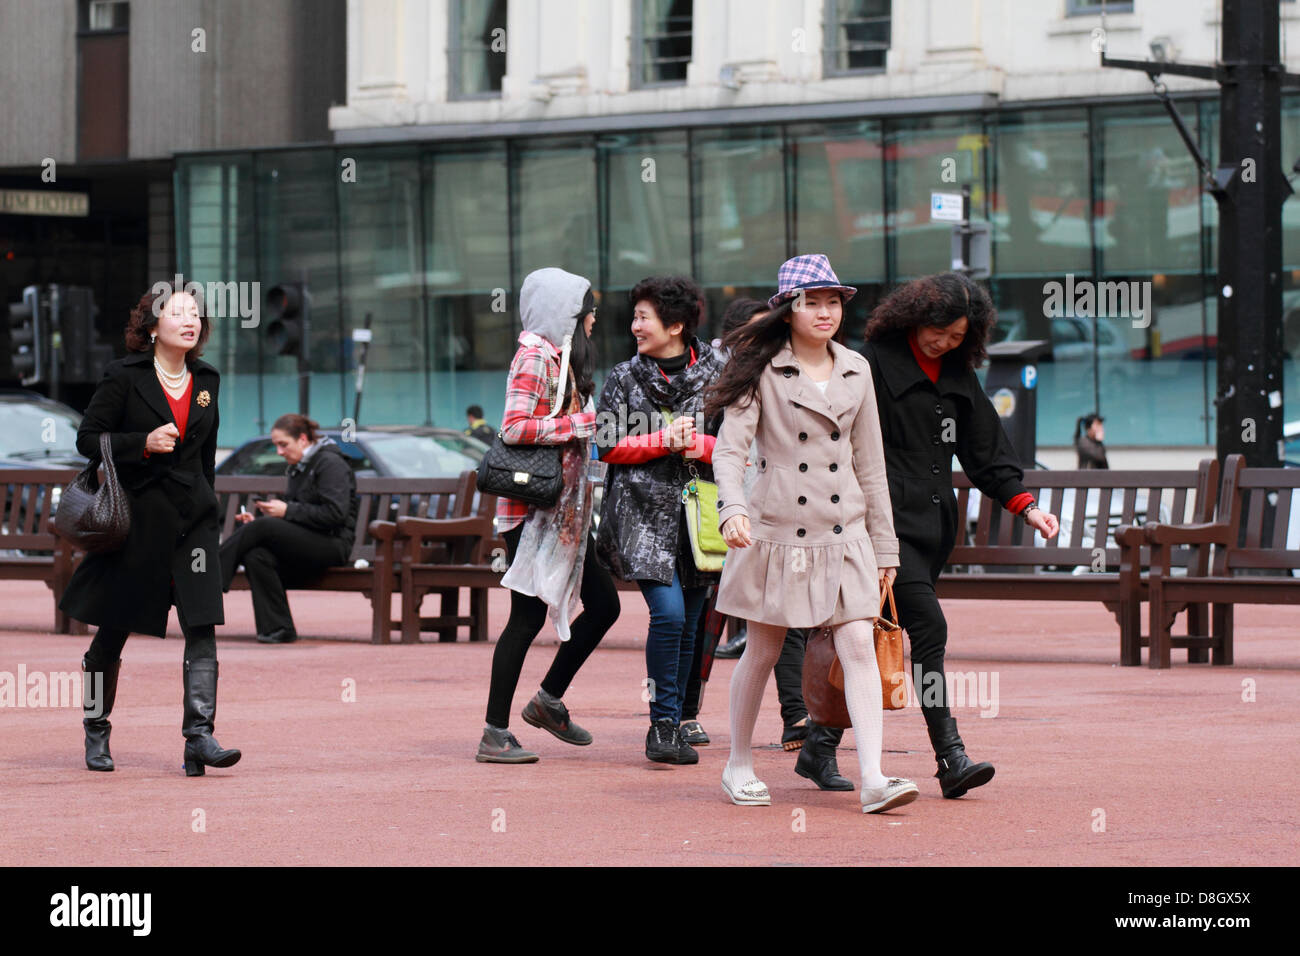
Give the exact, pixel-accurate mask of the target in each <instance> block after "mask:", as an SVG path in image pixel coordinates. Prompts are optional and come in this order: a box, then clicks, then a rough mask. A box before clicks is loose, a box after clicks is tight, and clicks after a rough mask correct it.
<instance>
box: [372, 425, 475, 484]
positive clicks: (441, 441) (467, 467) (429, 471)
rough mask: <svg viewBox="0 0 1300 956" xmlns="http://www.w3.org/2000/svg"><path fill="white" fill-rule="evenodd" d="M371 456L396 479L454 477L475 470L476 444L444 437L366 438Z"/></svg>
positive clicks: (402, 436)
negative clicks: (381, 463) (380, 462)
mask: <svg viewBox="0 0 1300 956" xmlns="http://www.w3.org/2000/svg"><path fill="white" fill-rule="evenodd" d="M366 441H367V443H368V444H369V445H370V450H371V453H372V455H373V456H374V457H375V458H377V459H378V460H380V461H382V462H383V464H384V467H385V468H386V469H387V470H388V473H389V474H390V475H392V476H393V477H395V478H420V477H428V478H454V477H456V476H457V475H459V474H460V473H461V472H463V471H474V470H475V469H476V468H478V463H479V459H481V458H482V457H483V453H482V451H480V450H479V446H478V445H477V444H470V443H469V442H468V441H466V440H464V439H460V438H457V437H455V436H451V435H447V436H443V435H375V434H372V435H370V436H368V437H367V439H366Z"/></svg>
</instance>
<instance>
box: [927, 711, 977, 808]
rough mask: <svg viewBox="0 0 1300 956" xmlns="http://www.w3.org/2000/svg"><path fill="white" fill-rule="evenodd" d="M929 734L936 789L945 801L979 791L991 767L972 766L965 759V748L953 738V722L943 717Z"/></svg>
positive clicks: (967, 758) (954, 723) (973, 764)
mask: <svg viewBox="0 0 1300 956" xmlns="http://www.w3.org/2000/svg"><path fill="white" fill-rule="evenodd" d="M927 729H928V730H929V731H930V743H931V744H932V745H933V746H934V756H935V759H936V760H937V761H938V764H939V770H938V772H937V773H936V774H935V776H936V777H938V778H939V789H940V790H942V791H943V795H944V796H945V797H947V798H948V799H949V800H955V799H957V798H958V797H961V796H964V795H965V794H966V791H967V790H970V789H971V788H972V787H982V786H983V785H984V784H986V783H988V782H989V781H990V780H992V779H993V764H991V763H975V762H973V761H972V760H971V759H970V758H969V757H967V756H966V746H965V745H964V744H963V743H962V742H961V737H960V736H958V734H957V721H956V720H954V719H953V718H952V717H945V718H943V719H941V720H937V721H935V723H934V725H933V726H929V727H928V728H927Z"/></svg>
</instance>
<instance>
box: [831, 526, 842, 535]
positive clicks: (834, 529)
mask: <svg viewBox="0 0 1300 956" xmlns="http://www.w3.org/2000/svg"><path fill="white" fill-rule="evenodd" d="M831 530H832V531H834V532H835V533H836V534H839V533H840V532H841V531H843V530H844V529H843V528H841V527H840V526H839V525H836V526H835V527H834V528H832V529H831Z"/></svg>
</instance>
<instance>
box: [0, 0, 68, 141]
mask: <svg viewBox="0 0 1300 956" xmlns="http://www.w3.org/2000/svg"><path fill="white" fill-rule="evenodd" d="M76 13H77V8H76V5H75V0H6V2H4V3H0V167H3V166H20V165H21V166H38V165H40V163H41V160H42V159H44V158H46V157H47V156H48V157H51V158H53V159H54V160H56V161H57V162H60V163H63V162H69V163H70V162H72V161H73V160H74V159H75V158H76V147H77V113H76V102H77V55H76V54H77V47H76V31H77V16H76ZM33 37H42V38H44V42H42V43H34V42H32V38H33Z"/></svg>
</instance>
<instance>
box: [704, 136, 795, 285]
mask: <svg viewBox="0 0 1300 956" xmlns="http://www.w3.org/2000/svg"><path fill="white" fill-rule="evenodd" d="M693 151H694V155H695V218H694V222H695V243H696V246H695V248H696V260H695V261H696V262H697V263H698V267H697V268H698V270H699V275H697V276H696V279H697V280H698V281H699V282H700V284H701V285H716V286H727V285H731V286H748V285H757V286H758V287H759V288H767V287H768V286H771V287H772V290H771V291H769V292H768V293H767V294H768V295H771V294H772V292H774V291H775V289H776V287H775V283H776V270H777V269H778V268H779V267H780V265H781V263H782V262H784V261H785V260H786V258H788V257H787V256H786V243H785V176H784V162H783V159H782V152H781V134H780V130H778V129H777V128H775V127H751V128H747V129H741V128H736V129H723V130H708V131H705V132H701V133H697V134H694V146H693ZM764 298H766V296H764Z"/></svg>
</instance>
